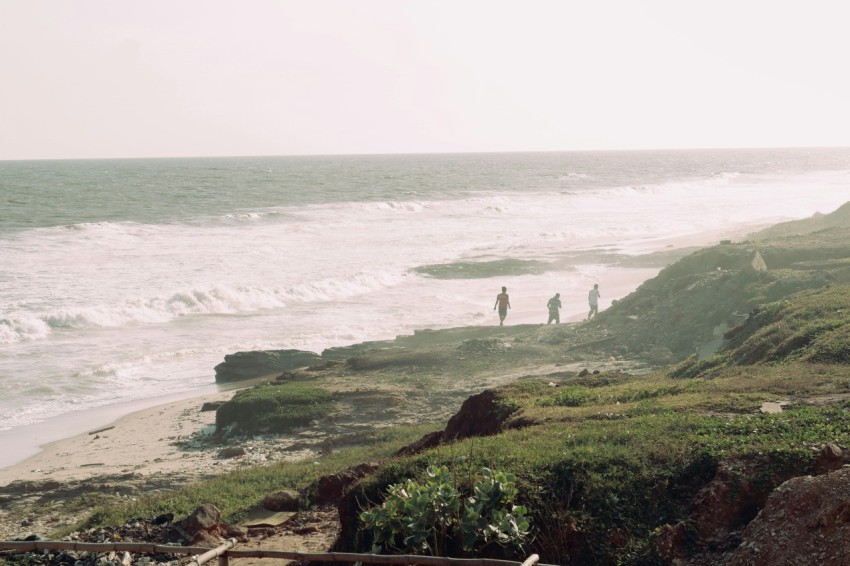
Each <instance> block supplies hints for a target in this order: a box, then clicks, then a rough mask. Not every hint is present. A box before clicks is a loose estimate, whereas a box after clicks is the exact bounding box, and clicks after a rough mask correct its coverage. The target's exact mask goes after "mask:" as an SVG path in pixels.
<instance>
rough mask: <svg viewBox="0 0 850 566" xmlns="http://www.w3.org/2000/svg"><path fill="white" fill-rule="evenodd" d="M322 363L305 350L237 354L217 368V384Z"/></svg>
mask: <svg viewBox="0 0 850 566" xmlns="http://www.w3.org/2000/svg"><path fill="white" fill-rule="evenodd" d="M320 361H322V358H321V356H319V355H318V354H316V353H314V352H307V351H305V350H258V351H255V352H236V353H235V354H228V355H226V356H224V361H223V362H222V363H220V364H218V365H217V366H215V381H216V383H229V382H232V381H243V380H246V379H254V378H257V377H263V376H266V375H270V374H274V373H280V372H284V371H289V370H293V369H296V368H300V367H304V366H309V365H312V364H315V363H318V362H320Z"/></svg>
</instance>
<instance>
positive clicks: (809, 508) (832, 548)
mask: <svg viewBox="0 0 850 566" xmlns="http://www.w3.org/2000/svg"><path fill="white" fill-rule="evenodd" d="M742 538H743V542H742V543H741V544H740V545H739V546H738V548H737V549H736V551H735V553H734V555H733V556H732V557H731V559H730V560H728V561H727V562H725V563H726V564H728V565H730V566H744V565H748V564H770V565H771V566H792V565H794V566H796V565H798V564H819V565H835V566H838V565H844V564H850V468H842V469H841V470H838V471H835V472H831V473H827V474H823V475H820V476H817V477H811V476H801V477H796V478H792V479H790V480H788V481H787V482H785V483H784V484H782V485H781V486H779V487H778V488H777V489H775V490H774V491H773V493H771V495H770V497H769V498H768V499H767V502H766V503H765V505H764V508H763V509H762V510H761V512H760V513H759V514H758V516H757V517H756V518H755V519H753V521H752V522H750V524H749V525H747V527H746V528H745V529H744V531H743V533H742Z"/></svg>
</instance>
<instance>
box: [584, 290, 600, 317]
mask: <svg viewBox="0 0 850 566" xmlns="http://www.w3.org/2000/svg"><path fill="white" fill-rule="evenodd" d="M601 296H602V295H600V294H599V284H598V283H597V284H595V285H594V286H593V289H591V290H590V292H589V293H588V294H587V302H588V303H589V304H590V312H589V313H587V320H590V319H591V318H593V316H594V315H595V314H597V313H598V312H599V297H601Z"/></svg>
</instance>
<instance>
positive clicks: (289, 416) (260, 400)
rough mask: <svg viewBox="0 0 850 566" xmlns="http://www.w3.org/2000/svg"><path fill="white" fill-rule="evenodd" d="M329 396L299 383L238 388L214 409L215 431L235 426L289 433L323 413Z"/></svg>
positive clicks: (331, 397) (245, 431)
mask: <svg viewBox="0 0 850 566" xmlns="http://www.w3.org/2000/svg"><path fill="white" fill-rule="evenodd" d="M332 401H333V396H332V395H331V393H330V392H328V391H326V390H324V389H322V388H320V387H316V386H315V385H311V384H309V383H303V382H283V383H271V384H267V385H260V386H257V387H252V388H251V389H245V390H243V391H239V392H238V393H236V395H234V396H233V398H232V399H231V400H230V401H228V402H227V403H225V404H224V405H222V406H221V407H219V408H218V410H217V411H216V414H215V425H216V429H217V430H222V429H225V428H227V427H230V426H233V425H235V426H237V427H238V428H239V430H240V431H241V432H244V433H246V434H256V433H259V432H289V431H290V430H292V429H293V428H295V427H299V426H305V425H307V424H309V423H310V422H311V421H314V420H318V419H321V418H323V417H324V416H326V415H327V412H328V410H329V409H330V406H331V403H332Z"/></svg>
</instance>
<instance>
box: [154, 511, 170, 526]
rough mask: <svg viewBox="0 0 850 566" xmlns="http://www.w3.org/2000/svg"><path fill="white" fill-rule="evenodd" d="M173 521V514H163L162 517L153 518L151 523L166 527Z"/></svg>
mask: <svg viewBox="0 0 850 566" xmlns="http://www.w3.org/2000/svg"><path fill="white" fill-rule="evenodd" d="M173 520H174V513H163V514H162V515H157V516H156V517H154V519H153V521H151V524H152V525H166V524H168V523H170V522H171V521H173Z"/></svg>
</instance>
